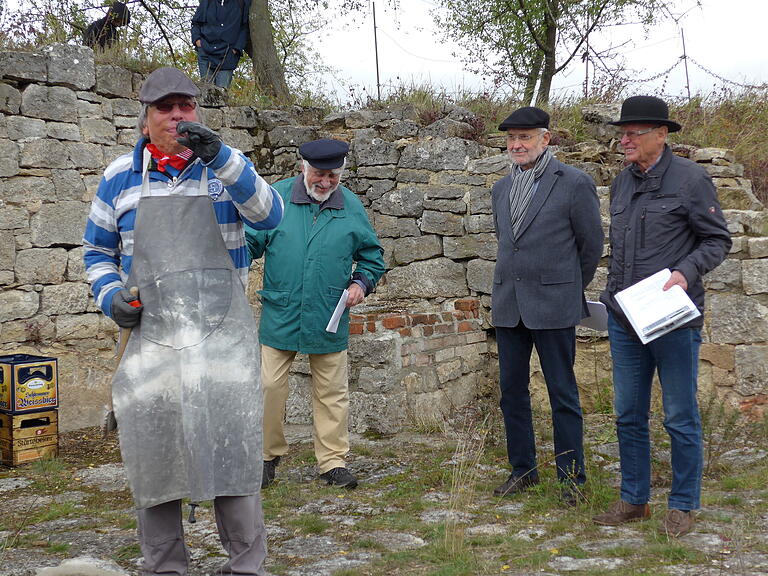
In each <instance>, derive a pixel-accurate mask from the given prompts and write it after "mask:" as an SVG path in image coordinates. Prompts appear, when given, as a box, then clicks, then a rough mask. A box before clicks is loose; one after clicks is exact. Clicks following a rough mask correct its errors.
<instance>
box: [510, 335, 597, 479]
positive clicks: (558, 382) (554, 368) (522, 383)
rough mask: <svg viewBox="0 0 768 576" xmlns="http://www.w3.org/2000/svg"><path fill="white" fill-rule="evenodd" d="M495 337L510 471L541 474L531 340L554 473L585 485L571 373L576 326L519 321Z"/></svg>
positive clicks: (581, 427)
mask: <svg viewBox="0 0 768 576" xmlns="http://www.w3.org/2000/svg"><path fill="white" fill-rule="evenodd" d="M496 342H497V344H498V348H499V386H500V388H501V400H500V402H499V405H500V407H501V412H502V414H503V415H504V428H505V431H506V433H507V457H508V458H509V463H510V465H511V466H512V473H513V474H514V475H515V476H526V475H527V477H529V478H531V479H536V478H538V476H539V472H538V470H537V467H536V466H537V465H536V443H535V439H534V435H533V415H532V413H531V395H530V392H529V389H528V384H529V381H530V362H531V352H532V350H533V346H534V345H535V346H536V352H537V353H538V355H539V360H540V362H541V371H542V372H543V373H544V380H545V381H546V384H547V393H548V394H549V403H550V406H551V407H552V429H553V432H554V441H555V465H556V466H557V478H558V480H560V481H561V482H573V483H575V484H583V483H584V482H585V481H586V479H587V478H586V475H585V473H584V443H583V436H584V424H583V418H582V414H581V404H580V403H579V389H578V387H577V386H576V377H575V376H574V373H573V363H574V361H575V359H576V332H575V329H574V328H573V327H571V328H562V329H556V330H531V329H529V328H526V327H525V326H524V325H523V324H522V322H521V323H520V324H518V325H517V326H516V327H515V328H502V327H496Z"/></svg>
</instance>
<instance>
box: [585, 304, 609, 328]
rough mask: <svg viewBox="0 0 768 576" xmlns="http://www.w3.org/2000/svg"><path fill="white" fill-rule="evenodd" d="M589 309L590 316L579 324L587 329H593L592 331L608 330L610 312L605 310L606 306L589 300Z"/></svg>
mask: <svg viewBox="0 0 768 576" xmlns="http://www.w3.org/2000/svg"><path fill="white" fill-rule="evenodd" d="M587 309H588V310H589V316H588V317H587V318H582V319H581V322H579V324H580V325H581V326H584V327H585V328H592V330H598V331H600V332H605V331H606V330H608V311H607V310H606V309H605V304H603V303H602V302H592V301H591V300H587Z"/></svg>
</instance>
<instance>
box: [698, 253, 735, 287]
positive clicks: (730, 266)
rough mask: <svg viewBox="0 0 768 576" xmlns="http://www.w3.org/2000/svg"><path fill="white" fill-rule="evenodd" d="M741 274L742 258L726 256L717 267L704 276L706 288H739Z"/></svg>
mask: <svg viewBox="0 0 768 576" xmlns="http://www.w3.org/2000/svg"><path fill="white" fill-rule="evenodd" d="M741 275H742V274H741V260H736V259H735V258H726V259H725V260H724V261H723V262H722V263H721V264H720V265H719V266H718V267H717V268H715V269H714V270H712V271H710V272H709V273H708V274H706V275H705V276H704V288H706V289H707V290H727V289H739V288H741Z"/></svg>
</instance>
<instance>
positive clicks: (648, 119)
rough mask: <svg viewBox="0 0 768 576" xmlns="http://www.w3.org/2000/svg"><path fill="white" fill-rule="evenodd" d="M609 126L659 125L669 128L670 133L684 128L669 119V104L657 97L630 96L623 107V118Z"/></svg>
mask: <svg viewBox="0 0 768 576" xmlns="http://www.w3.org/2000/svg"><path fill="white" fill-rule="evenodd" d="M608 124H613V125H614V126H621V125H622V124H659V125H661V126H666V127H668V128H669V131H670V132H677V131H678V130H680V128H682V126H680V124H678V123H677V122H674V121H673V120H670V119H669V107H668V106H667V103H666V102H664V100H662V99H661V98H656V96H630V97H629V98H627V99H626V100H624V102H623V103H622V105H621V117H620V118H619V119H618V120H617V121H616V122H608Z"/></svg>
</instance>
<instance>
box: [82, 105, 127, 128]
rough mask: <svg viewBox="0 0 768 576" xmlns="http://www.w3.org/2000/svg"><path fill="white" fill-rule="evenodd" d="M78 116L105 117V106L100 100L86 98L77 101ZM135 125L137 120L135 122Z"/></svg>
mask: <svg viewBox="0 0 768 576" xmlns="http://www.w3.org/2000/svg"><path fill="white" fill-rule="evenodd" d="M77 117H78V118H103V117H104V108H103V107H102V106H101V103H99V102H86V101H85V100H80V99H79V100H78V101H77ZM134 125H135V122H134Z"/></svg>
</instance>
